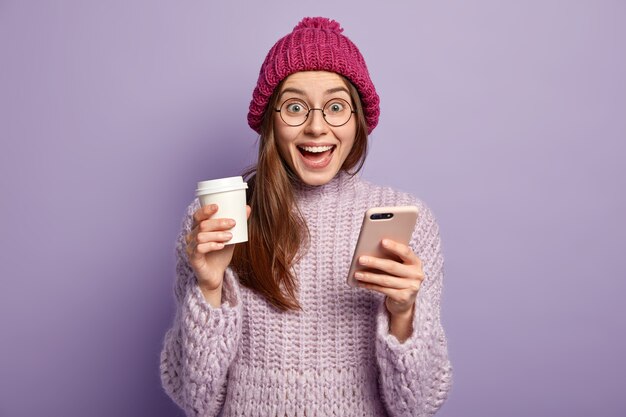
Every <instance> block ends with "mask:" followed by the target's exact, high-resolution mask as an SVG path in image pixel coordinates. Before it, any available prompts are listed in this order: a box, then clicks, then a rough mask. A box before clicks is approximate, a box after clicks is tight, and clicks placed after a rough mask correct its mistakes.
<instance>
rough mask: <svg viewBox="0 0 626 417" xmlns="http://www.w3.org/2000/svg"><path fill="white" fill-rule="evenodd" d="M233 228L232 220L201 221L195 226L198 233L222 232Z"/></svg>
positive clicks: (233, 221)
mask: <svg viewBox="0 0 626 417" xmlns="http://www.w3.org/2000/svg"><path fill="white" fill-rule="evenodd" d="M233 227H235V220H234V219H225V218H224V219H208V220H203V221H202V222H200V223H199V224H198V226H197V229H198V230H197V231H198V233H200V232H214V231H224V230H229V229H232V228H233Z"/></svg>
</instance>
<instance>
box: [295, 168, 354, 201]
mask: <svg viewBox="0 0 626 417" xmlns="http://www.w3.org/2000/svg"><path fill="white" fill-rule="evenodd" d="M358 181H359V179H358V175H352V174H349V173H347V172H346V171H344V170H341V171H339V172H338V173H337V175H335V176H334V177H333V179H331V180H330V181H329V182H327V183H326V184H322V185H308V184H306V183H304V182H302V181H300V180H297V181H296V182H295V183H294V187H293V189H294V195H295V197H296V200H299V201H302V200H305V201H309V200H314V199H318V198H321V197H325V196H331V197H332V196H337V195H339V193H341V192H342V191H345V190H346V189H347V188H352V187H354V185H356V184H357V182H358Z"/></svg>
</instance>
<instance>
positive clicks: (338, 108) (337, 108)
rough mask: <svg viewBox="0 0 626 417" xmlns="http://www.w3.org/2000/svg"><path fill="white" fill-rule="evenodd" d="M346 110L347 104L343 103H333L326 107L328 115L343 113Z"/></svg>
mask: <svg viewBox="0 0 626 417" xmlns="http://www.w3.org/2000/svg"><path fill="white" fill-rule="evenodd" d="M345 109H346V104H345V103H344V102H343V101H339V100H337V101H331V102H330V103H328V105H327V106H326V111H327V112H328V113H341V112H342V111H344V110H345Z"/></svg>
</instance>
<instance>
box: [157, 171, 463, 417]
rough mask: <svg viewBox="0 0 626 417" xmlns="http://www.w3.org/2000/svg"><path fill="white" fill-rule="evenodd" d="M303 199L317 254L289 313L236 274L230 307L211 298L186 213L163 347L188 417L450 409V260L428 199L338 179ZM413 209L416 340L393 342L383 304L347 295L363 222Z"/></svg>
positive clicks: (171, 389)
mask: <svg viewBox="0 0 626 417" xmlns="http://www.w3.org/2000/svg"><path fill="white" fill-rule="evenodd" d="M296 199H297V203H298V205H299V207H300V210H301V212H302V215H303V216H304V218H305V220H306V222H307V225H308V228H309V233H310V243H309V245H308V247H307V249H306V251H305V252H304V256H302V257H301V259H300V260H299V262H298V263H297V264H296V265H295V266H294V272H295V277H296V280H297V284H298V294H299V295H298V299H299V302H300V304H301V306H302V308H303V310H302V311H297V312H286V313H285V312H281V311H279V310H277V309H275V308H274V307H272V306H271V305H270V304H268V303H267V302H266V301H265V299H263V298H262V297H260V296H259V295H257V294H256V293H255V292H253V291H251V290H249V289H248V288H246V287H243V286H241V285H240V284H239V282H238V279H237V276H236V275H235V274H234V273H233V271H232V270H230V269H227V271H226V274H225V277H224V286H223V296H222V306H221V307H220V308H213V307H211V306H210V305H209V304H208V303H207V302H206V301H205V299H204V297H203V296H202V293H201V292H200V290H199V288H198V285H197V283H196V278H195V276H194V273H193V271H192V270H191V268H190V266H189V264H188V262H187V258H186V255H185V251H184V248H185V242H184V236H185V235H186V234H187V233H188V232H189V230H190V226H191V214H192V213H193V212H194V211H195V210H196V209H197V208H198V207H199V205H198V201H197V200H196V201H194V202H193V203H192V204H191V205H190V206H189V208H188V211H187V215H186V217H185V220H184V222H183V227H182V230H181V233H180V236H179V239H178V241H177V245H176V250H177V257H178V261H177V267H176V272H177V279H176V285H175V295H176V300H177V303H178V309H177V314H176V317H175V320H174V324H173V326H172V328H171V329H170V330H169V331H168V332H167V334H166V336H165V342H164V347H163V351H162V353H161V380H162V383H163V387H164V389H165V391H166V392H167V393H168V395H169V396H170V397H171V398H172V399H173V400H174V401H175V402H176V403H177V404H178V405H179V406H180V407H181V408H183V409H184V410H185V411H186V413H187V415H188V416H216V415H220V416H224V417H230V416H242V417H243V416H245V417H253V416H263V417H270V416H271V417H285V416H288V417H291V416H307V417H311V416H377V417H378V416H392V417H401V416H431V415H433V414H434V413H435V412H436V411H437V410H438V409H439V407H441V405H442V404H443V402H444V400H445V399H446V396H447V393H448V391H449V389H450V386H451V376H452V375H451V372H452V370H451V366H450V362H449V360H448V352H447V344H446V338H445V335H444V331H443V329H442V327H441V322H440V298H441V290H442V278H443V258H442V255H441V245H440V240H439V232H438V226H437V223H436V221H435V218H434V217H433V215H432V213H431V211H430V210H429V209H428V207H426V205H424V203H423V202H421V201H420V200H418V199H416V198H414V197H412V196H411V195H409V194H405V193H400V192H397V191H394V190H392V189H390V188H383V187H378V186H374V185H372V184H370V183H367V182H365V181H362V180H360V179H359V178H358V177H356V176H355V177H350V176H349V175H347V174H345V173H340V174H338V175H337V176H336V177H335V178H334V179H333V180H332V181H331V182H330V183H328V184H326V185H323V186H319V187H309V186H302V187H299V188H298V189H297V190H296ZM393 205H416V206H417V207H418V208H419V217H418V221H417V226H416V228H415V230H414V232H413V237H412V239H411V243H410V245H411V247H412V248H413V250H414V252H415V253H416V254H417V256H418V257H419V258H420V259H421V260H422V262H423V268H424V273H425V275H426V278H425V280H424V281H423V283H422V286H421V288H420V291H419V294H418V296H417V299H416V306H415V307H416V308H415V317H414V321H413V334H412V336H411V337H410V338H409V339H407V340H406V341H405V342H404V343H399V342H398V340H397V339H396V338H395V336H393V335H391V334H389V321H388V320H389V319H388V313H387V312H386V309H385V307H384V297H383V296H382V295H381V294H378V293H374V292H372V291H368V290H365V289H356V288H352V287H349V286H348V285H347V284H346V275H347V273H348V268H349V266H350V261H351V257H352V252H353V251H354V247H355V245H356V240H357V237H358V234H359V230H360V226H361V221H362V218H363V213H364V212H365V210H366V209H368V208H371V207H375V206H393Z"/></svg>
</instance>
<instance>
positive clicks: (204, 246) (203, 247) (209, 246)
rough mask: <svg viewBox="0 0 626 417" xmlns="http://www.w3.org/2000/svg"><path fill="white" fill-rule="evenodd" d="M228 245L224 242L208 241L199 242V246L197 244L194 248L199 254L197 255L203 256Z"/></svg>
mask: <svg viewBox="0 0 626 417" xmlns="http://www.w3.org/2000/svg"><path fill="white" fill-rule="evenodd" d="M225 246H226V245H225V244H224V243H222V242H207V243H199V244H198V246H196V249H195V250H194V253H196V254H197V256H202V255H205V254H207V253H209V252H215V251H218V250H222V249H224V247H225Z"/></svg>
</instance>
